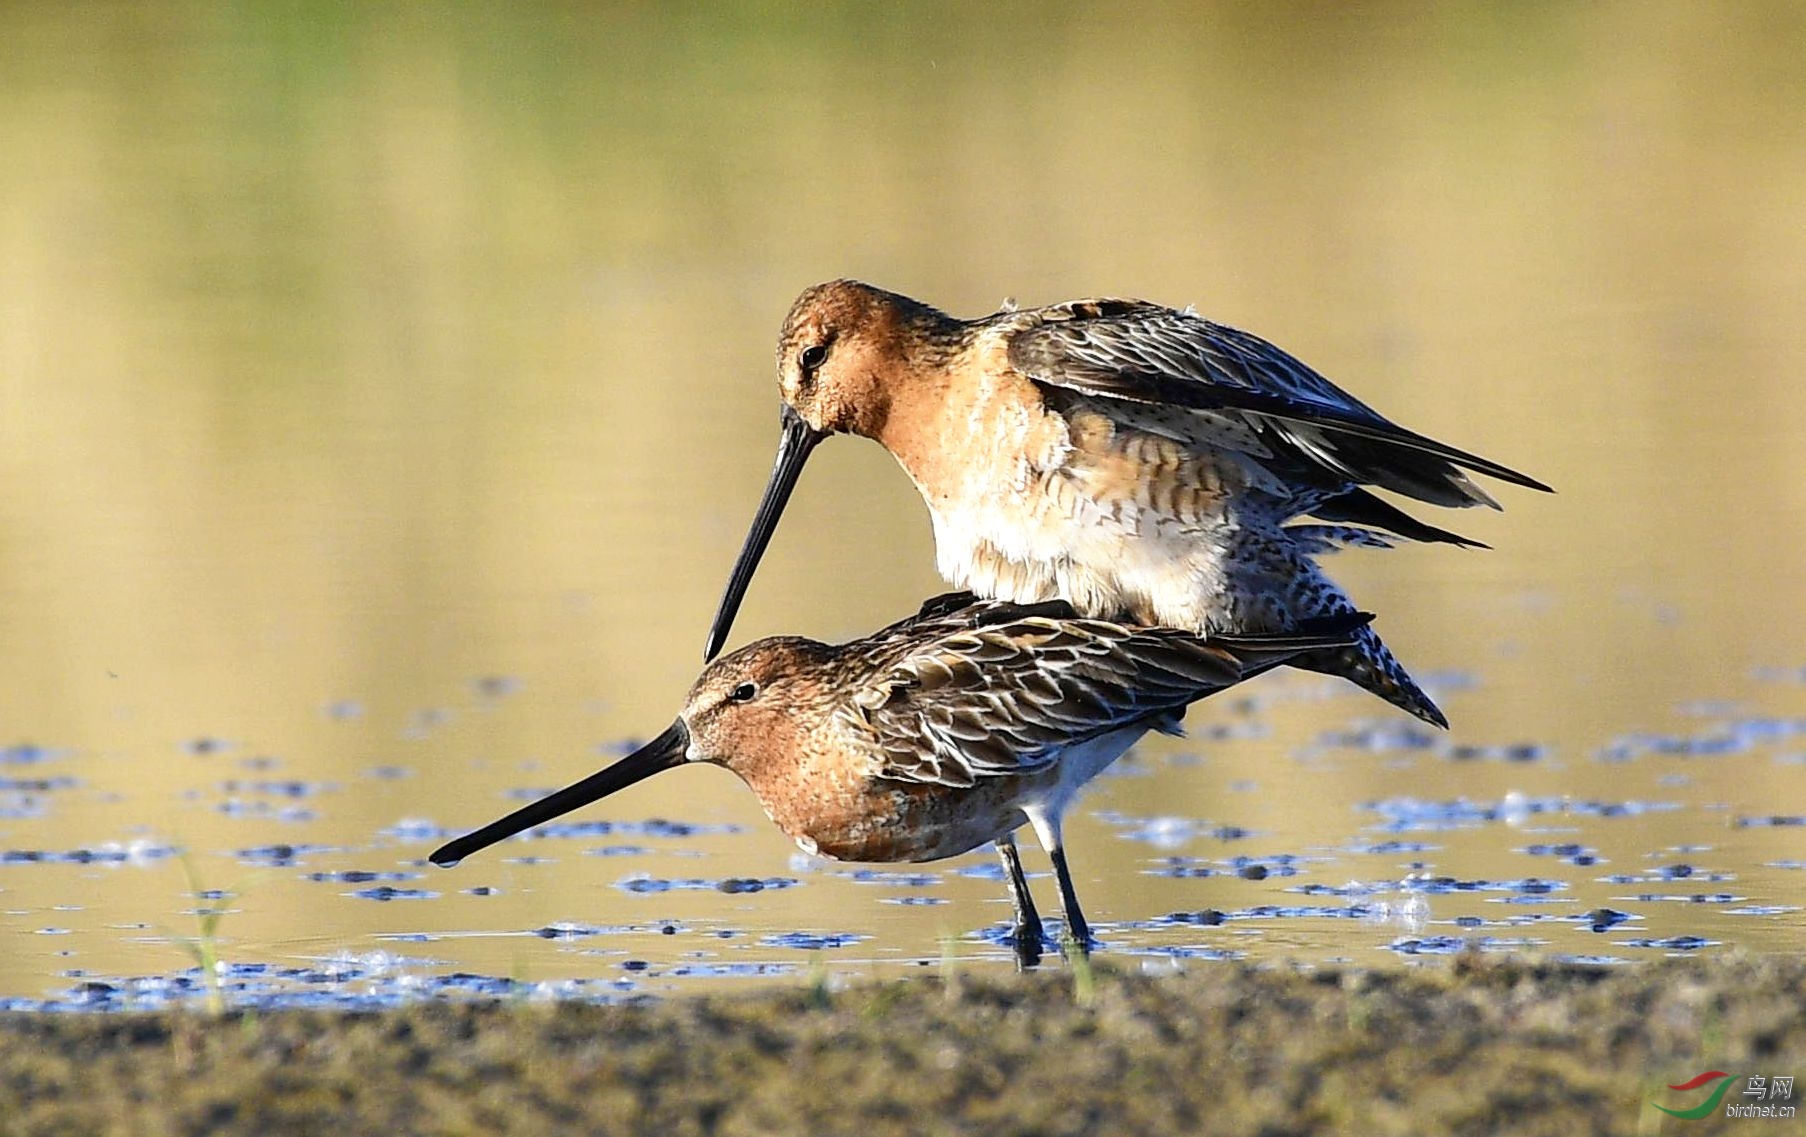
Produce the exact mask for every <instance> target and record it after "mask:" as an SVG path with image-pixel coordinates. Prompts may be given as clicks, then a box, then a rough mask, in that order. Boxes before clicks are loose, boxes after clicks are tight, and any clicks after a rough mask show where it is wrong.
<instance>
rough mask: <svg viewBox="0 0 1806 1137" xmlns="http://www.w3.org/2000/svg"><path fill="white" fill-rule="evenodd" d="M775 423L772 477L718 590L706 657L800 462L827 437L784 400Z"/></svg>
mask: <svg viewBox="0 0 1806 1137" xmlns="http://www.w3.org/2000/svg"><path fill="white" fill-rule="evenodd" d="M778 423H779V425H780V426H781V427H782V428H783V434H782V435H781V436H780V437H779V439H778V457H777V461H776V462H774V463H773V464H772V467H771V480H770V481H769V482H766V483H765V496H764V497H763V498H761V499H760V501H759V512H757V513H755V514H753V523H752V529H750V530H749V531H748V532H747V534H746V544H744V545H742V546H740V559H739V560H737V561H735V562H734V571H733V575H731V576H729V577H728V578H727V591H726V592H724V593H722V594H721V607H720V608H718V609H716V611H715V622H714V624H713V625H711V626H710V628H709V642H708V645H707V646H706V647H704V648H703V653H702V657H703V659H705V660H708V659H714V658H715V656H716V654H717V653H718V652H720V651H721V645H722V644H723V643H724V642H726V640H727V633H728V631H729V630H730V629H732V628H733V626H734V617H735V616H736V615H737V614H738V613H739V611H740V601H741V600H742V599H744V598H745V596H746V586H747V585H748V584H750V583H752V576H753V573H754V572H755V571H757V569H758V567H759V558H760V557H762V556H764V555H765V546H767V545H769V544H771V535H772V534H773V533H774V532H776V531H777V527H778V518H779V517H781V516H783V513H784V506H785V504H786V503H788V502H789V501H790V491H792V490H794V489H796V480H797V478H799V477H800V476H802V472H803V463H804V462H807V461H808V460H809V452H810V451H812V450H814V449H815V444H816V443H818V442H820V441H821V440H822V439H823V438H824V437H826V436H825V435H823V434H822V432H821V431H819V430H816V429H815V428H814V427H812V426H810V425H809V424H808V423H807V422H805V421H803V416H802V415H799V414H797V413H796V410H795V408H793V407H791V406H790V404H788V403H786V404H784V409H783V411H782V412H781V414H780V416H779V419H778Z"/></svg>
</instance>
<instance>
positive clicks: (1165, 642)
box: [431, 594, 1367, 966]
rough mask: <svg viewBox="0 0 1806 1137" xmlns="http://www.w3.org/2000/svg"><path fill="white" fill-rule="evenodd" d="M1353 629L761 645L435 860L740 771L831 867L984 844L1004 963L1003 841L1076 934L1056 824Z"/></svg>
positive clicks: (1335, 621) (1036, 943) (1036, 622)
mask: <svg viewBox="0 0 1806 1137" xmlns="http://www.w3.org/2000/svg"><path fill="white" fill-rule="evenodd" d="M1366 621H1367V617H1366V616H1365V615H1363V614H1350V615H1346V616H1340V617H1332V618H1327V619H1323V620H1319V621H1315V622H1314V623H1312V624H1311V625H1309V626H1307V627H1302V628H1298V629H1293V630H1290V631H1287V632H1283V633H1274V634H1268V635H1245V636H1231V635H1222V636H1211V637H1208V638H1207V637H1202V636H1198V635H1194V634H1191V633H1188V632H1183V631H1177V630H1174V629H1170V628H1146V627H1133V626H1129V625H1124V624H1119V623H1112V622H1109V621H1102V620H1088V619H1079V618H1076V617H1075V616H1074V615H1073V614H1072V610H1071V609H1070V607H1069V606H1067V605H1066V604H1064V603H1063V602H1062V603H1052V604H1046V605H1041V606H1038V607H1035V608H1028V607H1023V606H1018V605H1014V604H1009V603H1002V602H995V601H987V602H977V601H975V600H974V598H973V597H972V596H971V595H970V594H952V595H949V596H947V597H941V598H938V599H936V600H933V601H930V602H929V603H928V604H927V605H925V606H924V607H923V609H922V610H921V611H920V612H918V613H917V614H916V615H914V616H912V617H910V618H908V619H906V620H903V621H901V622H899V623H896V624H893V625H891V626H890V627H888V628H885V629H883V630H882V631H880V632H877V633H875V634H874V635H871V636H867V637H865V638H864V639H858V640H853V641H851V642H849V643H845V644H840V645H838V646H833V645H829V644H823V643H818V642H816V641H814V640H808V639H801V638H798V637H793V636H780V637H775V638H772V639H764V640H760V641H758V642H756V643H753V644H750V645H748V646H746V647H744V648H741V649H739V650H738V651H735V652H733V653H731V654H729V655H726V656H723V657H722V658H721V659H719V660H716V661H715V662H714V663H711V664H710V665H709V666H708V667H707V668H705V669H704V671H703V673H702V675H701V677H700V678H698V679H697V680H696V683H695V685H694V686H693V687H691V689H690V693H689V697H688V698H687V699H686V700H685V702H684V708H683V711H682V713H681V714H679V715H678V718H677V721H676V722H674V723H672V724H671V726H670V727H669V728H668V729H667V730H666V731H665V732H664V733H663V734H660V735H659V736H658V737H657V738H655V739H653V740H652V741H651V742H648V743H647V744H646V745H644V746H642V747H640V748H639V749H638V750H636V751H634V752H633V753H632V754H630V755H628V756H627V757H625V758H622V759H621V760H620V761H618V762H616V763H614V764H613V765H611V766H608V767H607V768H605V769H603V770H601V771H599V772H597V773H595V774H592V775H590V776H589V777H587V778H585V779H583V780H582V781H579V782H577V783H575V784H573V785H571V786H568V787H566V788H565V789H562V790H559V791H557V792H555V793H553V794H551V795H549V796H547V797H545V798H543V799H541V800H539V801H537V802H534V803H533V804H531V805H528V806H526V807H524V808H522V809H519V810H516V811H515V812H513V813H511V814H509V815H508V816H506V817H504V818H502V819H500V820H499V821H495V822H492V823H490V824H489V825H486V826H484V827H482V828H481V829H478V830H476V831H475V832H473V833H470V834H468V835H466V836H463V837H460V838H458V839H456V840H454V841H451V842H449V843H447V844H446V845H445V846H443V847H442V848H440V849H438V850H436V851H435V852H434V853H433V854H432V857H431V859H432V861H433V863H434V864H437V865H441V866H446V867H449V866H451V865H455V864H457V863H458V862H459V861H460V860H462V859H463V858H465V857H467V856H469V855H470V854H471V853H474V852H476V851H477V850H479V849H482V848H485V847H487V846H489V845H492V844H494V843H496V842H497V841H501V840H504V839H506V838H508V837H511V836H513V835H515V834H517V833H520V832H521V831H523V830H526V829H529V828H531V827H533V826H535V825H539V824H541V823H543V822H546V821H549V820H551V819H552V818H554V817H558V816H560V815H562V814H564V813H568V812H570V811H571V810H573V809H577V808H579V807H581V806H584V805H588V804H590V803H591V802H594V801H597V800H599V799H601V798H604V797H607V796H609V795H610V794H613V793H615V792H617V791H619V790H623V789H626V788H627V787H628V786H631V785H633V784H635V783H637V782H640V781H642V780H644V779H646V778H649V777H651V776H652V775H654V774H657V773H660V772H662V771H665V770H671V769H675V768H677V767H679V766H684V765H691V764H702V763H706V764H711V765H716V766H725V767H727V768H728V769H729V770H732V771H733V772H734V773H735V774H738V775H739V776H740V778H741V780H743V781H744V782H745V783H746V784H747V786H748V787H750V788H751V790H752V791H753V793H754V794H755V795H756V796H757V797H758V799H759V803H760V804H761V805H762V806H764V808H765V813H766V815H767V816H768V817H770V818H771V820H772V821H774V822H775V823H776V824H777V826H778V827H779V828H780V829H782V830H783V831H784V832H785V833H786V834H787V835H789V836H790V837H791V838H792V839H794V840H795V841H796V843H797V844H798V845H799V846H801V847H802V849H803V850H804V851H806V852H808V853H811V854H818V855H821V856H825V857H830V858H833V859H836V860H846V861H878V862H898V861H908V862H915V861H933V860H939V859H941V858H943V857H951V856H956V855H958V854H960V853H964V852H967V851H968V850H971V849H974V848H976V847H978V846H980V845H982V844H984V843H985V842H987V841H989V842H994V843H995V844H996V847H997V850H998V854H999V856H1000V857H1001V858H1002V860H1003V865H1004V869H1005V871H1006V873H1007V877H1008V880H1009V887H1010V896H1011V899H1012V900H1013V902H1014V906H1015V922H1014V926H1013V929H1012V933H1011V940H1012V943H1013V945H1014V948H1015V951H1016V956H1017V959H1018V960H1019V962H1021V963H1023V964H1024V965H1028V966H1032V965H1033V964H1034V963H1036V962H1037V961H1038V960H1039V958H1040V954H1041V948H1042V926H1041V920H1040V917H1039V916H1038V915H1037V914H1036V911H1035V905H1034V900H1033V898H1032V897H1031V896H1030V895H1029V890H1028V884H1027V881H1026V880H1025V879H1024V877H1023V873H1022V863H1021V860H1020V858H1019V856H1018V855H1017V851H1016V844H1015V840H1014V837H1013V834H1014V833H1015V831H1016V830H1017V829H1019V828H1020V827H1021V826H1022V825H1024V824H1027V825H1029V826H1031V827H1032V828H1033V829H1034V831H1035V835H1036V837H1037V838H1039V840H1040V842H1041V844H1042V846H1043V847H1044V848H1045V849H1046V850H1047V854H1048V856H1049V858H1050V859H1051V860H1052V862H1053V870H1054V875H1055V878H1056V879H1057V881H1058V884H1059V889H1060V899H1061V903H1062V906H1063V908H1064V911H1065V916H1066V924H1067V931H1068V934H1069V937H1070V939H1071V941H1072V942H1073V943H1074V944H1076V945H1078V946H1079V948H1080V949H1081V950H1082V949H1085V948H1087V947H1088V946H1089V944H1090V943H1091V934H1090V930H1089V927H1088V926H1087V924H1086V922H1085V917H1084V915H1083V914H1082V913H1081V912H1080V910H1079V903H1078V898H1077V896H1076V895H1075V894H1074V891H1073V885H1072V875H1071V873H1070V872H1069V871H1068V869H1067V864H1066V852H1065V845H1064V843H1063V841H1062V838H1061V818H1062V816H1063V815H1064V814H1065V812H1066V809H1067V807H1068V806H1069V805H1070V804H1071V803H1072V801H1073V799H1074V797H1075V795H1076V794H1077V793H1078V790H1079V788H1080V787H1081V786H1083V785H1084V784H1085V783H1086V782H1088V781H1090V780H1091V779H1092V778H1093V777H1095V776H1096V775H1097V774H1098V773H1099V771H1101V770H1103V769H1104V768H1105V767H1107V766H1109V765H1110V763H1112V762H1114V761H1115V760H1116V759H1117V758H1118V757H1119V756H1120V755H1121V754H1122V753H1123V752H1124V751H1125V750H1127V749H1128V748H1129V747H1130V746H1131V745H1132V744H1133V743H1134V742H1135V741H1136V740H1137V739H1138V738H1140V737H1141V736H1142V735H1143V734H1145V733H1146V732H1147V731H1149V730H1164V731H1173V730H1175V729H1176V728H1177V726H1178V723H1179V720H1180V718H1181V717H1182V716H1183V715H1184V712H1185V708H1186V706H1187V705H1189V704H1190V703H1193V702H1195V701H1197V700H1198V699H1202V698H1204V697H1205V696H1207V695H1211V694H1214V693H1216V692H1218V691H1221V690H1224V689H1225V688H1228V687H1231V686H1234V685H1235V684H1236V683H1239V682H1241V681H1242V680H1243V679H1246V678H1249V677H1250V676H1252V675H1255V674H1258V673H1260V672H1262V671H1265V670H1267V669H1269V668H1271V667H1274V666H1277V665H1279V664H1282V663H1285V662H1287V661H1289V660H1292V659H1295V658H1296V657H1297V656H1298V655H1299V654H1300V653H1305V652H1312V651H1323V650H1328V649H1333V648H1335V647H1338V646H1341V645H1345V644H1347V643H1348V642H1349V640H1350V637H1351V636H1352V635H1353V634H1355V633H1356V632H1357V631H1358V630H1359V629H1360V628H1361V627H1362V626H1364V625H1365V623H1366Z"/></svg>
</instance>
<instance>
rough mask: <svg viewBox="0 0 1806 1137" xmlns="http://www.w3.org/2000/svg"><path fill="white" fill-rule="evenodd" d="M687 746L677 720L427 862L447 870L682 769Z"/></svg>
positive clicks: (436, 852)
mask: <svg viewBox="0 0 1806 1137" xmlns="http://www.w3.org/2000/svg"><path fill="white" fill-rule="evenodd" d="M689 745H690V732H689V731H688V730H686V729H685V728H684V724H683V720H682V719H678V720H677V721H676V722H674V723H672V724H671V727H670V729H669V730H666V731H665V733H663V734H661V735H659V736H658V737H657V738H655V739H653V740H652V741H651V742H648V743H647V744H646V745H644V746H642V747H640V748H639V749H638V750H635V751H634V752H633V753H632V754H629V755H628V756H627V757H625V758H623V759H621V760H620V761H619V762H616V763H615V764H614V765H612V766H609V767H607V768H605V769H602V770H598V771H597V772H596V773H594V774H591V775H590V776H589V777H587V778H585V779H583V780H582V781H581V782H577V783H575V784H574V785H569V786H566V787H565V788H563V789H561V790H559V791H558V792H556V793H553V794H548V795H546V796H545V797H542V798H540V799H539V800H538V801H536V802H534V803H533V804H532V805H529V806H524V807H522V808H520V809H517V810H515V811H514V812H513V813H510V814H509V815H508V816H506V817H504V818H502V819H501V820H499V821H491V822H490V823H489V824H487V825H485V826H483V827H482V828H481V829H479V830H477V831H476V832H475V833H466V834H465V835H464V836H462V837H460V838H458V839H457V840H456V841H448V842H446V843H445V844H444V845H441V846H440V847H439V848H437V849H435V850H433V854H432V856H431V857H429V858H428V859H429V860H431V861H432V862H433V863H434V864H436V865H438V866H439V867H440V868H451V867H452V866H453V865H455V864H457V863H458V862H459V861H461V860H463V859H464V858H465V857H468V856H470V854H472V853H474V852H476V851H477V850H478V849H487V848H488V847H489V846H491V845H493V844H495V843H496V842H497V841H505V840H507V839H508V838H510V837H512V836H514V835H515V834H516V833H519V832H521V831H522V830H525V829H531V828H533V827H534V826H535V825H540V824H543V823H545V822H547V821H550V820H552V819H553V818H554V817H560V816H563V815H564V814H567V813H569V812H570V811H571V810H573V809H577V808H580V807H582V806H586V805H588V804H589V803H590V802H592V801H600V800H601V799H603V798H605V797H607V796H608V795H609V794H612V793H614V792H615V791H616V790H624V789H626V788H627V787H628V786H631V785H633V784H634V783H635V782H643V781H645V780H646V779H647V778H650V777H651V776H652V775H654V774H656V773H659V772H660V771H663V770H669V769H672V768H673V767H676V766H681V765H683V762H684V751H685V750H686V749H688V747H689Z"/></svg>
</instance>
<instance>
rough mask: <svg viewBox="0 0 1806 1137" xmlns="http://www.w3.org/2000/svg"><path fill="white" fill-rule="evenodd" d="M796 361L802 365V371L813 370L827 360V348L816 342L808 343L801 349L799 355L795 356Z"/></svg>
mask: <svg viewBox="0 0 1806 1137" xmlns="http://www.w3.org/2000/svg"><path fill="white" fill-rule="evenodd" d="M796 361H797V363H799V364H801V365H802V368H803V370H804V371H814V370H815V369H816V368H817V367H820V366H821V365H822V364H824V363H826V362H827V361H828V349H827V348H826V347H824V346H822V345H821V344H818V343H816V344H810V345H809V346H808V347H806V348H804V349H803V353H802V354H801V355H799V356H797V357H796Z"/></svg>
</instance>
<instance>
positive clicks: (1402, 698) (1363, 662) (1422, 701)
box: [1290, 627, 1449, 730]
mask: <svg viewBox="0 0 1806 1137" xmlns="http://www.w3.org/2000/svg"><path fill="white" fill-rule="evenodd" d="M1290 662H1291V664H1292V666H1293V667H1302V668H1304V669H1305V670H1306V671H1317V672H1321V673H1322V674H1324V675H1336V676H1339V677H1341V678H1343V679H1346V680H1348V681H1349V682H1350V683H1353V684H1354V685H1355V686H1357V687H1362V688H1365V689H1366V690H1369V691H1372V692H1373V693H1374V694H1376V695H1378V696H1379V697H1380V698H1382V699H1384V700H1386V701H1387V702H1388V703H1391V704H1392V705H1393V706H1395V707H1397V708H1398V709H1399V710H1401V711H1404V712H1405V713H1406V714H1410V715H1415V716H1417V717H1418V718H1420V719H1422V720H1423V721H1425V722H1427V723H1429V724H1430V725H1431V726H1439V727H1441V728H1443V729H1444V730H1447V729H1448V725H1449V720H1448V716H1446V715H1444V714H1443V713H1442V710H1441V709H1440V708H1439V707H1437V706H1436V704H1435V702H1433V701H1432V700H1431V699H1430V697H1429V696H1428V695H1426V694H1424V693H1423V689H1422V688H1420V687H1418V685H1417V684H1416V683H1415V682H1413V681H1412V679H1411V676H1410V675H1409V674H1407V673H1406V672H1405V669H1404V666H1403V665H1402V664H1400V663H1399V661H1398V660H1397V659H1395V658H1394V657H1393V655H1392V652H1391V650H1390V649H1389V648H1387V647H1386V645H1385V644H1383V643H1381V642H1380V637H1379V636H1378V635H1377V634H1376V633H1375V632H1374V630H1373V629H1372V628H1369V627H1362V628H1359V629H1356V631H1355V633H1354V643H1353V644H1351V645H1350V646H1348V647H1341V648H1331V649H1329V650H1327V651H1313V652H1307V653H1305V654H1304V655H1299V656H1294V657H1293V658H1292V660H1291V661H1290Z"/></svg>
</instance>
